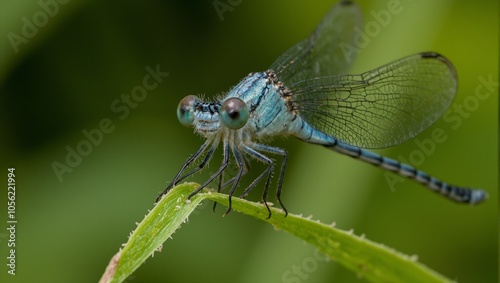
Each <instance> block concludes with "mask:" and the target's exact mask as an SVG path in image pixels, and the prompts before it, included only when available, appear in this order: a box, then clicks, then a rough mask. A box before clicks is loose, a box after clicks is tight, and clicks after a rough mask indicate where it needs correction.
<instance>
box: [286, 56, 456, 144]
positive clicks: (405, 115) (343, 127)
mask: <svg viewBox="0 0 500 283" xmlns="http://www.w3.org/2000/svg"><path fill="white" fill-rule="evenodd" d="M288 88H289V89H290V91H291V93H292V100H293V103H294V106H295V107H296V108H297V110H298V111H299V115H300V116H301V117H302V118H304V119H305V120H306V121H307V122H309V123H310V124H311V125H313V126H314V127H316V128H317V129H318V130H321V131H323V132H325V133H327V134H330V135H332V136H334V137H336V138H337V139H339V140H341V141H343V142H345V143H349V144H352V145H356V146H359V147H364V148H383V147H388V146H392V145H396V144H399V143H402V142H404V141H406V140H408V139H410V138H412V137H414V136H416V135H417V134H418V133H420V132H421V131H423V130H424V129H425V128H427V127H429V126H430V125H431V124H432V123H434V122H435V121H436V120H437V119H438V118H439V117H440V116H441V115H442V114H443V113H444V112H445V111H446V109H447V108H448V107H449V106H450V103H451V101H452V100H453V97H454V96H455V93H456V90H457V77H456V73H455V69H454V68H453V66H452V65H451V63H450V62H449V61H448V60H446V58H444V57H442V56H441V55H439V54H436V53H422V54H417V55H413V56H409V57H406V58H403V59H401V60H398V61H395V62H393V63H390V64H388V65H385V66H382V67H379V68H377V69H374V70H372V71H369V72H366V73H363V74H360V75H338V76H327V77H318V78H311V79H307V80H302V81H299V82H296V83H295V84H292V85H289V86H288Z"/></svg>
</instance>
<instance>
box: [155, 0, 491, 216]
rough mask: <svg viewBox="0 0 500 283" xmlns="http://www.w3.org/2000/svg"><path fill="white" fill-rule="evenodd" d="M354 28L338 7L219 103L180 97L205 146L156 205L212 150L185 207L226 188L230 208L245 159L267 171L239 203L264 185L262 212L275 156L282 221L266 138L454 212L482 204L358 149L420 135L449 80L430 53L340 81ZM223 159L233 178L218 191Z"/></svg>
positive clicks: (440, 109) (442, 102)
mask: <svg viewBox="0 0 500 283" xmlns="http://www.w3.org/2000/svg"><path fill="white" fill-rule="evenodd" d="M360 18H361V17H360V12H359V10H358V8H357V7H356V5H355V4H354V3H353V2H352V1H342V2H340V3H339V4H337V5H336V6H335V7H334V8H333V9H332V10H331V11H330V12H329V14H328V15H327V16H326V17H325V19H324V20H323V21H322V22H321V23H320V25H319V26H318V27H317V28H316V30H315V32H314V33H313V35H311V37H309V38H308V39H306V40H304V41H302V42H300V43H298V44H297V45H295V46H294V47H292V48H291V49H290V50H288V51H287V52H285V53H284V54H283V55H282V56H280V57H279V58H278V60H276V62H275V63H274V64H272V65H271V68H270V69H269V70H268V71H265V72H256V73H251V74H249V75H248V76H247V77H246V78H244V79H243V80H242V81H241V82H240V83H239V84H237V85H236V86H235V87H233V88H232V89H231V90H230V91H229V92H228V93H227V95H226V96H225V97H224V98H222V99H221V100H220V101H219V100H217V101H214V102H204V101H201V100H200V99H199V98H197V97H195V96H187V97H185V98H184V99H183V100H182V101H181V102H180V104H179V108H178V112H177V115H178V118H179V121H180V122H181V123H182V124H183V125H185V126H192V127H194V129H195V132H197V133H199V134H200V135H202V136H203V137H204V138H206V141H205V143H204V144H203V145H202V146H201V147H200V149H199V150H198V151H197V152H196V153H195V154H193V155H192V156H191V157H190V158H189V159H188V160H187V161H186V163H185V164H184V166H183V167H182V168H181V170H180V171H179V172H178V174H177V175H176V176H175V178H174V179H173V180H172V182H171V183H170V185H169V186H168V187H167V189H166V190H165V191H164V192H163V193H162V194H161V195H160V196H159V197H158V200H159V199H160V198H161V196H162V195H163V194H165V193H167V192H168V191H169V190H170V189H171V188H172V187H173V186H174V185H176V184H177V183H178V182H180V181H181V180H183V179H185V178H186V177H188V176H190V175H192V174H194V173H196V172H198V171H199V170H201V169H203V168H204V166H205V165H206V164H207V163H208V162H209V161H210V159H211V157H212V155H213V153H214V152H215V150H216V149H217V147H218V146H219V144H220V143H221V142H222V148H223V156H224V157H223V161H222V164H221V166H220V168H219V170H217V172H215V173H214V174H213V175H212V176H211V177H210V178H209V179H208V180H207V181H206V182H205V183H204V184H202V185H201V186H200V188H199V189H197V190H196V191H195V192H193V193H192V194H191V195H190V196H189V197H191V196H193V195H194V194H196V193H197V192H199V191H200V190H201V189H202V188H204V187H205V186H207V185H208V184H209V183H210V182H212V181H213V180H214V179H215V178H219V191H220V190H221V188H223V187H226V186H228V185H231V189H230V191H229V196H230V198H229V200H230V208H231V196H232V195H233V193H234V192H235V190H236V188H237V186H238V184H239V181H240V179H241V177H242V176H243V175H244V174H245V173H246V172H248V170H250V162H249V160H248V157H250V158H251V159H256V160H259V161H262V162H264V163H266V164H267V165H268V166H267V167H266V169H265V170H264V171H263V172H262V173H261V174H260V175H259V177H257V179H255V180H254V181H253V182H252V183H251V184H250V185H249V186H248V187H247V188H246V189H245V190H244V192H243V194H242V195H241V196H242V197H245V196H246V195H247V194H248V192H249V191H250V190H252V189H253V188H254V187H255V186H256V185H257V184H258V183H259V181H260V180H261V179H263V178H264V177H267V178H266V183H265V186H264V193H263V196H262V200H263V201H264V203H265V204H266V206H267V203H266V197H267V192H268V189H269V183H270V180H271V174H272V172H273V171H274V161H273V160H272V159H271V158H269V157H267V156H266V154H276V155H281V156H283V163H282V166H281V170H280V175H279V179H278V187H277V200H278V201H279V203H280V205H281V206H282V207H283V209H284V210H285V211H286V209H285V208H284V206H283V204H282V202H281V199H280V194H281V188H282V182H283V178H284V173H285V168H286V162H287V152H286V151H285V150H283V149H281V148H277V147H273V146H269V145H267V144H264V143H263V142H265V140H266V139H268V138H270V137H273V136H294V137H296V138H298V139H300V140H303V141H305V142H308V143H312V144H318V145H322V146H324V147H327V148H330V149H332V150H335V151H337V152H339V153H342V154H346V155H349V156H351V157H354V158H358V159H360V160H363V161H365V162H368V163H371V164H374V165H377V166H380V167H382V168H384V169H386V170H389V171H392V172H395V173H397V174H400V175H402V176H405V177H408V178H411V179H413V180H415V181H417V182H419V183H421V184H423V185H425V186H426V187H428V188H429V189H431V190H432V191H435V192H438V193H439V194H441V195H442V196H444V197H447V198H449V199H451V200H454V201H457V202H461V203H469V204H476V203H479V202H481V201H482V200H484V199H486V198H487V194H486V192H484V191H483V190H479V189H469V188H462V187H457V186H453V185H449V184H447V183H445V182H442V181H440V180H438V179H437V178H434V177H431V176H430V175H428V174H426V173H425V172H423V171H420V170H417V169H415V168H414V167H413V166H411V165H408V164H402V163H400V162H398V161H396V160H394V159H391V158H388V157H384V156H381V155H379V154H376V153H373V152H371V151H369V150H367V149H364V148H383V147H387V146H393V145H396V144H399V143H401V142H404V141H406V140H408V139H410V138H412V137H414V136H415V135H417V134H418V133H420V132H421V131H422V130H424V129H425V128H427V127H429V126H430V125H431V124H432V123H434V122H435V121H436V120H437V119H438V118H439V117H440V116H441V115H442V114H443V113H444V111H445V110H446V109H447V108H448V106H449V105H450V103H451V101H452V100H453V97H454V96H455V93H456V89H457V80H456V72H455V69H454V68H453V65H452V64H451V63H450V62H449V61H448V60H447V59H446V58H444V57H443V56H441V55H439V54H437V53H433V52H425V53H421V54H416V55H413V56H409V57H406V58H403V59H400V60H397V61H395V62H393V63H390V64H387V65H384V66H382V67H379V68H376V69H374V70H371V71H368V72H365V73H362V74H359V75H344V74H345V72H347V70H348V67H349V65H350V58H348V57H347V56H346V54H345V52H343V51H344V49H343V45H342V44H347V43H349V42H352V41H353V38H354V30H355V29H354V28H355V27H356V26H359V25H360ZM344 46H345V45H344ZM231 154H232V155H233V156H234V162H235V164H236V166H237V168H238V173H237V175H236V176H235V177H233V178H231V179H230V180H228V181H226V182H224V175H223V173H224V170H225V169H226V168H227V166H228V165H229V163H230V156H231ZM200 156H205V157H204V158H203V160H202V161H201V162H200V163H199V164H198V166H196V167H195V168H194V169H192V170H191V171H189V172H187V173H184V171H185V169H187V168H188V167H189V166H190V165H191V164H192V163H193V162H195V160H197V159H198V158H199V157H200ZM183 173H184V174H183ZM230 208H229V210H230ZM268 209H269V208H268ZM229 210H228V211H229ZM270 216H271V212H270V210H269V217H270Z"/></svg>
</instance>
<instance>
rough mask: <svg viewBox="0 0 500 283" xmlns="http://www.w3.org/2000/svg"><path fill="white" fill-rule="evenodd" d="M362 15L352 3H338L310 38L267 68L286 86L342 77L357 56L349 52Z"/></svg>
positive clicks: (292, 48)
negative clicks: (314, 78) (311, 80)
mask: <svg viewBox="0 0 500 283" xmlns="http://www.w3.org/2000/svg"><path fill="white" fill-rule="evenodd" d="M361 24H362V14H361V11H360V10H359V8H358V6H357V5H356V4H355V3H353V2H352V1H341V2H339V3H337V4H336V5H335V6H334V7H333V8H332V9H331V10H330V11H329V12H328V14H327V15H326V16H325V18H324V19H323V20H322V21H321V23H320V24H319V25H318V26H317V27H316V29H315V30H314V32H313V34H311V35H310V36H309V37H308V38H306V39H305V40H303V41H301V42H299V43H297V44H296V45H294V46H293V47H291V48H290V49H289V50H287V51H286V52H285V53H283V54H282V55H281V56H280V57H279V58H278V59H277V60H276V61H275V62H274V63H273V64H272V65H271V67H270V69H271V70H273V71H274V72H275V73H276V74H277V76H278V78H279V79H280V80H281V81H282V82H284V83H285V85H288V84H293V83H294V82H297V81H301V80H304V79H307V78H311V77H318V76H327V75H336V74H345V73H347V71H348V70H349V66H350V65H351V63H352V61H353V60H354V57H355V55H356V54H354V53H353V52H352V48H349V47H352V46H353V44H354V43H353V41H354V35H355V28H356V27H359V28H361Z"/></svg>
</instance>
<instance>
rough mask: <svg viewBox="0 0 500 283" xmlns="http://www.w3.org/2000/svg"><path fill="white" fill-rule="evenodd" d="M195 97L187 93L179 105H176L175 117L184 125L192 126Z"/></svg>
mask: <svg viewBox="0 0 500 283" xmlns="http://www.w3.org/2000/svg"><path fill="white" fill-rule="evenodd" d="M196 100H197V98H196V96H194V95H188V96H186V97H184V98H183V99H182V100H181V102H179V106H177V119H179V122H180V123H181V124H182V125H183V126H186V127H190V126H193V122H194V103H195V102H196Z"/></svg>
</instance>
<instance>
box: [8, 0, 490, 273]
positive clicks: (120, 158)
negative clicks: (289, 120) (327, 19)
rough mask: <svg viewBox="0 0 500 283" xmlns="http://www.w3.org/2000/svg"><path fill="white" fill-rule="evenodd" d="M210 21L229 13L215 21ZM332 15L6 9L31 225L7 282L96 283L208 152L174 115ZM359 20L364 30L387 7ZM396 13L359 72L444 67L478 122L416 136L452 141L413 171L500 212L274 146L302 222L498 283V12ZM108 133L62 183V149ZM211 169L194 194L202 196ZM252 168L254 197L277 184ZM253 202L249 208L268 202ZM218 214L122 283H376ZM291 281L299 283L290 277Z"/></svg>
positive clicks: (483, 6)
mask: <svg viewBox="0 0 500 283" xmlns="http://www.w3.org/2000/svg"><path fill="white" fill-rule="evenodd" d="M46 2H47V1H42V3H46ZM61 2H62V1H61ZM237 2H238V3H237ZM49 3H54V2H50V1H49ZM57 3H58V2H57ZM214 3H219V5H220V3H224V4H226V5H231V3H232V4H233V5H234V7H231V10H228V11H225V12H224V13H222V14H220V13H218V12H217V10H216V9H215V7H214ZM334 3H335V1H331V2H329V1H307V2H306V1H226V0H221V1H218V2H214V1H175V2H174V1H140V2H139V1H127V2H126V3H125V2H123V1H106V2H105V3H104V1H102V2H98V1H69V2H68V3H65V4H63V3H60V4H59V5H58V7H57V11H56V12H54V13H53V15H49V16H47V18H44V17H43V15H42V14H43V13H45V14H46V15H47V13H48V12H43V11H44V10H43V7H42V6H41V5H40V4H39V3H38V2H36V1H13V0H7V1H2V2H1V3H0V23H1V24H0V35H2V36H3V40H1V42H0V90H1V92H0V95H1V103H0V107H1V111H0V116H1V120H2V123H1V124H0V134H1V135H2V137H3V138H2V139H1V141H0V142H1V146H0V151H1V152H0V156H1V168H2V170H3V171H2V172H3V173H2V174H3V176H2V178H1V180H3V183H4V184H5V183H6V182H7V168H8V167H10V166H13V167H15V168H16V182H17V210H16V216H17V220H18V224H17V238H16V239H17V253H16V256H17V270H16V271H17V275H15V276H10V275H7V273H6V272H7V269H6V255H7V244H6V242H5V241H6V236H7V233H6V230H5V229H4V228H2V230H0V241H1V243H0V255H1V260H0V262H1V265H0V266H1V268H0V281H1V282H96V281H97V280H98V279H99V278H100V276H101V274H102V272H103V271H104V268H105V266H106V265H107V263H108V261H109V259H110V258H111V257H112V255H113V254H115V253H116V252H117V251H118V248H119V247H120V245H121V244H122V243H124V242H126V240H127V236H128V234H129V233H130V231H132V230H133V229H134V227H135V222H139V221H140V220H142V218H143V216H144V215H145V214H146V213H147V210H148V209H150V208H151V207H152V205H153V201H154V199H155V197H156V195H157V194H158V192H160V191H162V190H163V189H164V187H165V186H166V185H167V184H168V182H169V180H171V178H173V176H174V175H175V173H176V172H177V170H178V169H179V168H180V166H181V165H182V164H183V162H184V161H185V160H186V158H187V157H188V156H189V155H190V154H192V153H193V152H194V151H195V150H196V149H197V148H198V147H199V146H200V145H201V143H202V141H203V140H202V139H201V138H200V137H198V136H196V135H194V134H193V132H192V130H191V129H187V128H184V127H182V126H181V125H180V124H179V123H178V121H177V118H176V115H175V111H176V107H177V103H178V101H179V100H180V99H181V98H182V97H184V96H185V95H188V94H206V95H207V96H209V97H210V96H212V95H215V94H218V93H219V94H220V93H221V92H225V91H228V90H229V88H230V87H231V86H232V85H235V84H236V83H238V81H239V80H240V79H241V78H243V77H244V76H245V75H247V74H248V73H249V72H253V71H261V70H265V69H266V68H268V67H269V66H270V64H271V63H272V62H273V61H274V59H276V58H277V57H278V56H279V55H280V54H281V53H282V52H284V51H285V50H286V49H287V48H289V47H290V46H292V45H293V44H294V43H296V42H298V41H299V40H301V39H303V38H305V37H306V36H308V35H309V34H310V32H311V31H312V30H313V28H314V27H315V25H316V24H317V23H318V22H319V21H320V20H321V19H322V17H323V16H324V14H325V13H326V12H327V11H328V10H329V9H330V7H331V6H332V5H333V4H334ZM358 3H359V5H360V6H361V8H362V10H363V12H364V14H365V22H369V21H373V20H374V19H373V16H372V15H370V12H371V11H375V12H378V11H381V10H385V9H387V5H388V1H386V0H383V1H368V0H367V1H358ZM401 6H402V7H403V10H402V12H401V13H400V14H397V15H393V17H392V18H391V20H390V23H389V24H388V25H387V26H386V27H383V28H382V29H381V30H380V32H379V33H378V34H377V35H376V36H374V37H373V38H371V41H370V43H369V45H368V46H367V47H366V48H363V49H362V50H361V53H360V55H359V57H358V60H357V61H356V64H355V66H354V72H361V71H365V70H368V69H371V68H374V67H377V66H379V65H382V64H384V63H388V62H390V61H392V60H395V59H398V58H400V57H403V56H406V55H410V54H413V53H417V52H422V51H430V50H432V51H437V52H440V53H442V54H444V55H445V56H446V57H448V58H449V59H450V60H451V61H452V62H453V63H454V65H455V66H456V68H457V70H458V77H459V92H458V95H457V97H456V99H455V101H454V105H455V107H460V105H464V103H465V106H466V107H468V108H467V109H469V110H465V112H464V113H465V114H466V115H462V114H464V113H462V114H460V112H459V111H458V110H452V111H453V112H452V113H450V114H449V115H450V118H453V119H454V120H453V122H450V121H444V120H440V121H439V122H438V123H437V124H436V125H435V126H434V127H433V128H431V129H429V130H426V131H425V132H423V133H422V134H420V135H419V136H417V138H416V139H417V140H420V141H422V140H424V139H429V138H431V137H432V129H435V128H441V129H442V130H443V131H444V132H445V133H446V136H447V139H446V141H445V142H443V143H440V144H436V149H435V151H433V152H432V153H431V154H428V155H425V158H424V159H423V160H422V162H419V163H421V165H420V166H418V167H419V168H421V169H423V170H425V171H426V172H428V173H431V174H433V175H436V176H437V177H439V178H442V179H443V180H445V181H448V182H451V183H455V184H462V185H466V186H475V187H481V188H485V189H486V190H488V192H489V194H490V200H489V201H488V202H487V203H485V204H482V205H480V206H477V207H468V206H463V205H458V204H455V203H452V202H449V201H447V200H445V199H443V198H440V197H438V196H436V195H435V194H433V193H429V192H427V191H426V189H424V188H422V187H421V186H419V185H418V184H416V183H414V182H411V181H405V182H403V183H398V184H397V185H396V186H395V190H391V189H390V187H389V185H388V183H387V181H386V175H385V174H384V171H382V170H380V169H378V168H375V167H373V166H370V165H367V164H365V163H363V162H359V161H357V160H354V159H351V158H349V157H345V156H341V155H339V154H336V153H333V152H330V151H327V150H325V149H324V148H321V147H315V146H312V145H308V144H304V143H301V142H299V141H296V140H295V139H286V140H284V139H276V140H275V141H273V142H272V144H273V145H276V146H280V147H284V148H286V149H287V150H288V152H289V154H290V155H289V164H288V168H287V169H288V170H287V174H286V178H285V183H284V193H283V201H284V202H285V204H286V205H287V208H288V209H289V211H290V212H291V213H297V214H304V215H313V216H314V218H315V219H319V220H321V221H322V222H325V223H331V222H336V224H337V227H339V228H341V229H345V230H349V229H354V232H355V233H356V234H365V235H366V237H367V238H369V239H371V240H374V241H376V242H380V243H383V244H385V245H387V246H389V247H393V248H395V249H397V250H398V251H401V252H403V253H405V254H410V255H417V256H418V258H419V259H420V261H422V262H423V263H424V264H426V265H428V266H430V267H431V268H433V269H435V270H436V271H438V272H440V273H442V274H444V275H446V276H447V277H449V278H451V279H455V280H458V281H459V282H498V258H497V255H498V233H497V232H498V218H497V216H498V213H497V190H498V183H497V181H498V163H497V159H498V148H497V145H498V132H497V131H498V119H497V113H498V87H497V86H496V87H491V86H489V89H488V88H482V89H480V91H481V93H483V94H485V93H486V94H489V97H488V98H484V99H481V100H479V99H477V98H474V95H475V93H476V89H477V88H478V87H479V86H480V85H481V84H482V83H481V81H482V80H483V79H481V78H484V79H486V80H487V81H488V80H490V81H491V80H493V81H494V82H496V81H498V40H499V39H498V26H499V23H498V1H494V0H492V1H489V0H488V1H487V0H484V1H430V0H429V1H401ZM51 9H52V11H54V9H55V7H54V6H52V7H51ZM24 17H25V19H27V20H28V21H30V22H33V21H37V23H38V24H39V25H40V27H39V28H38V30H37V31H33V30H31V31H30V30H29V29H28V28H25V29H26V30H25V32H28V35H30V36H31V38H26V39H25V40H24V41H23V42H21V43H19V42H18V43H19V44H18V45H16V46H14V45H12V44H11V42H10V39H9V38H11V37H12V34H11V33H15V34H17V35H19V36H22V34H23V26H24V25H26V24H25V22H24V21H23V19H24ZM30 32H32V34H30ZM9 34H10V37H9ZM16 48H17V52H16V51H15V50H16ZM157 65H159V68H160V70H161V71H162V72H168V73H169V76H168V77H166V78H165V79H164V81H163V82H161V83H160V84H158V86H157V87H155V88H153V89H152V90H149V91H148V92H147V95H146V96H145V97H144V100H143V101H140V102H137V105H136V107H135V108H132V107H128V108H129V114H128V116H127V117H123V116H122V118H124V119H121V118H120V115H122V114H123V113H124V112H119V113H116V111H113V110H112V107H111V105H112V104H113V103H114V101H115V100H117V99H118V100H120V97H121V95H122V94H123V93H125V94H130V93H131V91H132V89H134V87H136V86H138V85H142V83H143V82H142V80H143V77H144V76H145V75H146V74H147V71H146V69H145V68H146V67H147V66H150V67H151V68H153V69H155V68H156V66H157ZM474 99H475V100H474ZM474 101H476V102H478V103H477V104H474ZM467 103H469V104H467ZM123 105H125V104H122V103H120V106H123ZM455 109H458V108H455ZM461 115H462V116H461ZM103 119H109V120H111V121H112V125H113V127H114V130H113V131H112V132H111V133H108V134H104V135H103V139H102V142H100V143H98V144H97V145H96V146H93V147H92V149H90V152H89V154H88V156H84V157H82V160H81V162H80V164H79V165H78V166H76V167H74V168H72V169H73V171H72V172H70V173H64V174H63V175H62V180H61V181H60V180H59V179H58V177H57V175H56V173H55V172H54V170H53V167H52V164H53V162H59V163H62V164H64V163H66V162H65V158H66V155H67V154H68V151H67V146H69V147H71V148H73V149H76V147H77V145H78V144H79V143H81V142H82V141H83V140H85V136H84V135H83V134H82V131H83V130H88V131H91V130H92V129H95V128H98V127H99V123H100V122H101V121H102V120H103ZM458 120H459V122H460V125H459V124H458ZM418 151H419V148H418V146H417V145H416V144H415V140H412V141H408V142H406V143H404V144H402V145H401V146H398V147H395V148H390V149H385V150H380V151H377V152H379V153H382V154H385V155H388V156H391V157H394V158H401V157H403V158H404V159H409V158H410V156H413V155H411V154H417V153H415V152H418ZM219 160H220V159H217V160H214V162H218V161H219ZM216 164H217V163H215V164H212V165H211V166H210V167H209V168H208V169H207V170H206V172H205V173H204V174H200V175H196V176H195V177H193V178H191V180H193V181H198V182H201V181H203V180H204V178H206V177H207V174H208V173H210V172H213V171H214V170H216V168H217V165H216ZM253 164H254V167H253V168H254V171H253V175H252V174H249V176H248V177H247V178H246V179H247V180H249V179H250V180H251V178H252V177H255V176H256V172H258V171H259V170H262V169H263V168H264V167H263V166H262V165H260V164H255V162H254V163H253ZM5 187H6V185H5V186H4V188H5ZM256 191H257V192H256V193H255V194H252V195H251V196H250V198H251V199H253V200H258V199H259V196H260V193H261V188H259V189H257V190H256ZM6 197H7V192H6V189H2V193H1V196H0V200H1V203H2V204H1V210H2V211H1V212H0V223H1V225H0V226H1V227H4V226H6V225H7V224H6V217H7V208H6V207H5V204H6ZM273 201H274V200H273ZM222 212H223V208H219V210H218V211H217V212H216V213H215V214H214V213H212V212H211V203H206V204H205V205H204V206H202V207H201V208H200V209H199V210H197V211H196V213H195V215H192V216H191V217H190V221H189V222H188V223H187V224H185V225H183V227H182V228H181V229H180V230H179V231H177V232H176V233H175V234H174V237H173V239H172V240H169V241H167V242H166V243H165V244H164V247H163V251H162V252H161V253H157V254H155V257H154V258H150V259H148V261H147V262H146V263H145V264H144V265H143V266H142V267H141V268H140V269H139V270H138V271H137V272H136V273H134V274H133V276H131V277H130V278H128V279H127V282H365V280H364V279H362V278H361V279H360V278H359V277H358V276H357V275H356V274H353V273H351V272H349V271H348V270H346V269H345V268H343V267H342V266H339V265H338V264H337V263H335V262H324V261H319V260H315V259H314V254H315V252H314V249H313V248H312V247H311V246H309V245H307V244H305V243H304V242H302V241H301V240H298V239H296V238H294V237H293V236H290V235H288V234H286V233H285V232H282V231H275V230H274V229H273V228H272V227H270V226H269V225H266V224H265V223H263V222H259V221H257V220H255V219H252V218H249V217H247V216H243V215H239V214H238V213H232V214H230V215H229V216H227V217H224V218H222V217H221V215H222ZM294 266H300V267H301V268H302V271H303V274H302V275H301V276H302V277H299V276H298V275H297V274H296V275H293V273H290V272H293V270H294ZM290 274H292V275H290Z"/></svg>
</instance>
